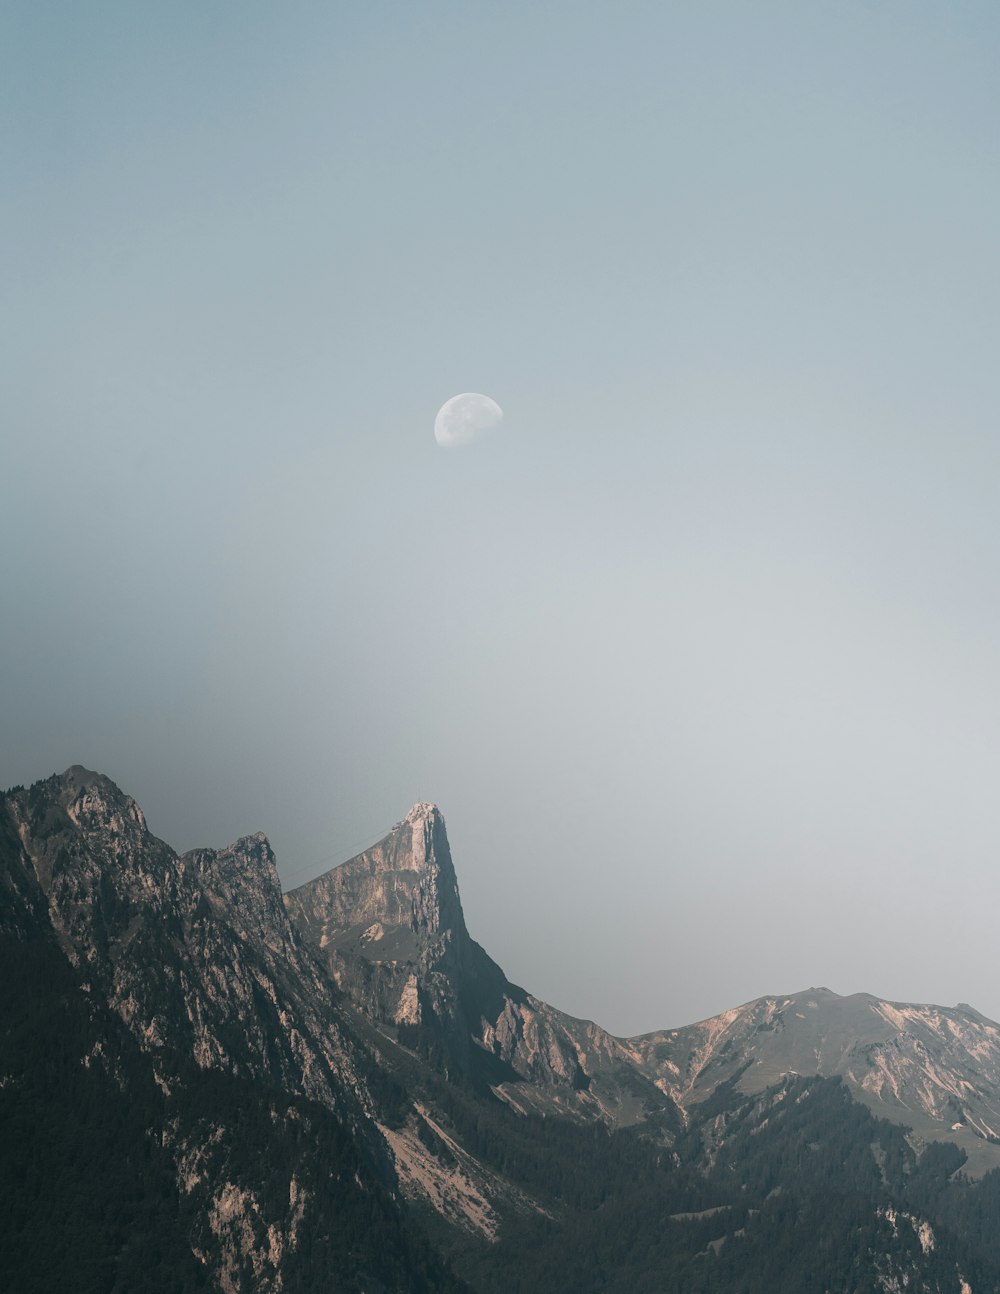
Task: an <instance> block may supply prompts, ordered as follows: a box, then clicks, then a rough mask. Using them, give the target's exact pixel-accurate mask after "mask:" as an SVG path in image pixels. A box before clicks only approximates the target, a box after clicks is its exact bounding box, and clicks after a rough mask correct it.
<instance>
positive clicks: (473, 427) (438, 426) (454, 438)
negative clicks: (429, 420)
mask: <svg viewBox="0 0 1000 1294" xmlns="http://www.w3.org/2000/svg"><path fill="white" fill-rule="evenodd" d="M501 422H503V410H502V409H501V408H500V406H499V405H498V404H497V402H496V400H491V399H490V397H489V396H488V395H478V394H477V393H476V392H475V391H465V392H463V394H462V395H453V396H452V397H451V399H450V400H447V401H445V403H444V404H443V405H442V406H441V408H440V409H438V413H437V417H436V418H435V419H434V439H435V440H436V441H437V443H438V444H439V445H440V446H441V447H442V448H443V449H457V448H458V447H459V446H460V445H469V444H471V443H472V441H474V440H478V439H479V437H480V436H482V435H485V434H486V432H488V431H492V430H493V428H494V427H499V425H500V423H501Z"/></svg>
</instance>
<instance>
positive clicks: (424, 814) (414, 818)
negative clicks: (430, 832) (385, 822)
mask: <svg viewBox="0 0 1000 1294" xmlns="http://www.w3.org/2000/svg"><path fill="white" fill-rule="evenodd" d="M440 817H441V810H440V809H439V808H438V807H437V805H436V804H431V803H429V802H427V801H423V800H420V801H418V802H417V803H416V804H415V805H414V806H413V808H412V809H411V810H410V812H409V813H408V814H407V815H406V817H405V818H404V819H403V821H404V822H427V821H430V820H431V819H433V818H440ZM442 821H443V818H442Z"/></svg>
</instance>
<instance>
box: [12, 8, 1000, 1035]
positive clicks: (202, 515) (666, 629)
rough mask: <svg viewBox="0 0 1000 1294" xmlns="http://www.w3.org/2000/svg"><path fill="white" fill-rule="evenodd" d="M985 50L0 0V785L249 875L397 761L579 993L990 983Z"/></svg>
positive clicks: (706, 15) (999, 674)
mask: <svg viewBox="0 0 1000 1294" xmlns="http://www.w3.org/2000/svg"><path fill="white" fill-rule="evenodd" d="M998 66H1000V10H998V9H997V7H996V6H995V5H994V4H993V3H982V4H972V3H962V2H959V3H953V4H948V5H942V4H939V3H935V4H930V3H914V2H913V0H907V2H903V0H900V2H899V3H877V2H875V0H872V2H870V3H860V2H857V3H854V2H851V0H847V2H843V3H836V4H834V3H830V2H827V3H803V2H802V0H795V2H794V3H786V4H779V3H762V4H755V5H746V4H742V3H735V2H732V3H714V4H713V3H710V2H709V3H698V4H684V5H671V4H664V3H656V4H652V3H651V4H627V3H626V4H616V5H613V6H612V5H607V6H596V5H586V6H584V5H576V4H572V5H571V4H554V3H553V4H537V3H532V4H508V5H502V6H501V5H495V6H487V5H484V4H471V3H468V2H466V3H462V4H426V5H411V4H405V5H404V4H389V5H378V4H371V5H369V4H365V5H346V4H322V5H320V4H316V5H307V4H290V5H282V6H277V5H266V4H253V3H251V4H241V5H235V4H221V3H220V4H214V5H211V6H205V5H202V4H193V3H192V4H185V3H177V4H171V5H167V6H159V7H158V6H152V5H135V4H132V3H122V4H111V3H102V2H98V3H94V4H89V5H78V4H69V3H66V4H56V3H51V4H45V5H39V4H37V3H26V2H25V3H20V2H18V3H10V2H7V3H0V86H2V89H0V96H2V104H3V112H2V121H0V132H2V134H0V174H2V175H3V181H2V186H0V195H2V208H0V221H2V226H0V235H2V238H0V246H2V249H3V250H2V253H0V254H2V256H3V275H2V291H3V297H4V308H3V310H2V312H0V330H2V336H0V378H2V389H3V404H2V417H3V424H4V425H3V428H2V460H0V540H2V544H3V553H4V563H3V568H2V569H3V603H4V607H5V612H4V630H3V635H2V637H0V680H2V688H0V784H4V785H7V784H11V783H14V782H27V781H30V780H33V779H34V778H36V777H40V776H44V775H46V774H48V773H49V772H52V771H55V770H58V769H62V768H64V767H66V766H67V765H68V764H70V763H73V762H82V763H85V764H88V765H90V766H92V767H97V768H100V769H102V770H103V771H106V772H107V773H109V774H110V775H111V776H113V777H115V778H116V780H118V781H119V782H120V783H121V784H122V785H123V786H124V787H125V789H127V790H128V791H130V792H131V793H132V794H134V795H135V796H136V798H137V799H139V801H140V803H141V804H142V805H143V807H144V808H145V810H146V812H147V816H148V817H149V819H150V822H151V825H152V826H153V828H154V830H156V831H157V833H158V834H160V835H162V836H163V837H164V838H166V839H167V840H169V841H170V842H171V843H172V844H173V845H175V846H176V847H178V848H188V847H190V846H192V845H195V844H213V845H221V844H223V843H226V842H227V841H229V840H230V839H232V838H233V837H234V836H236V835H238V834H241V833H243V832H246V831H252V830H257V829H263V830H265V831H267V832H268V834H269V835H270V836H271V838H272V840H273V843H274V845H275V848H276V850H277V852H278V857H279V865H280V868H281V870H282V874H283V876H284V877H285V879H286V883H289V884H292V883H298V882H300V881H302V880H305V879H307V878H308V877H309V876H310V875H313V874H315V873H317V872H319V871H321V870H324V869H325V867H326V866H328V865H331V864H332V863H333V862H336V861H340V860H341V859H343V858H344V857H346V856H348V854H350V853H351V852H352V851H353V849H354V848H355V847H356V846H360V845H362V844H366V843H368V842H369V841H371V840H372V839H374V838H375V837H377V836H378V835H380V834H382V833H383V831H384V830H385V829H387V828H388V827H389V826H390V825H391V824H392V823H393V822H394V821H396V820H398V819H399V818H401V817H402V816H403V815H404V814H405V812H406V810H407V808H408V807H409V805H410V804H411V803H412V802H413V801H414V800H418V799H433V800H435V801H436V802H438V803H439V804H440V805H441V807H442V809H443V811H444V813H445V816H446V818H447V820H448V824H449V830H450V834H451V837H452V843H453V848H454V852H455V856H456V863H457V866H458V870H459V881H460V885H461V889H462V894H463V898H464V902H465V907H466V914H467V917H468V921H469V925H470V928H471V930H472V933H473V935H474V936H475V937H476V938H477V939H479V941H480V942H481V943H483V944H484V945H485V947H486V948H487V949H488V950H489V951H490V952H491V953H492V954H493V955H494V956H495V957H496V958H497V959H498V960H499V961H500V963H501V964H502V965H503V966H504V968H505V970H506V971H507V972H508V974H509V975H510V976H511V977H512V978H513V979H515V980H517V981H519V982H521V983H523V984H525V985H526V986H527V987H528V988H530V989H531V990H532V991H533V992H535V993H537V994H538V995H540V996H542V997H545V998H547V999H548V1000H550V1001H552V1002H553V1003H554V1004H555V1005H557V1006H560V1007H563V1008H564V1009H567V1010H570V1011H573V1012H574V1013H577V1014H580V1015H587V1016H592V1017H594V1018H596V1019H598V1020H600V1021H601V1022H602V1023H604V1024H606V1025H607V1026H609V1027H611V1028H613V1029H615V1030H618V1031H621V1032H626V1031H638V1030H640V1029H652V1028H654V1027H657V1026H668V1025H673V1024H681V1023H684V1022H687V1021H689V1020H693V1019H695V1018H697V1017H699V1016H704V1015H707V1014H709V1013H712V1012H715V1011H718V1010H721V1009H723V1008H725V1007H727V1006H731V1005H734V1004H735V1003H737V1002H739V1001H742V1000H745V999H748V998H751V997H754V996H756V995H758V994H763V993H767V992H784V991H791V990H794V989H798V988H801V987H804V986H806V985H808V984H818V983H826V984H828V985H829V986H830V987H831V988H833V989H835V990H837V991H839V992H845V993H846V992H853V991H855V990H859V989H864V990H868V991H871V992H875V993H880V994H883V995H886V996H892V997H897V998H909V999H917V1000H937V1001H943V1002H953V1001H956V1000H958V999H959V998H961V999H965V1000H969V1001H972V1002H973V1003H974V1004H975V1005H977V1006H978V1007H979V1008H980V1009H981V1010H983V1011H985V1012H987V1013H988V1014H990V1015H992V1016H993V1017H994V1018H996V1017H1000V985H998V981H997V977H996V971H995V956H994V947H995V926H996V918H995V912H996V909H997V903H998V899H1000V867H998V865H997V864H998V861H1000V796H998V795H997V791H996V778H997V770H998V766H1000V759H998V753H1000V600H998V597H997V589H998V574H1000V508H998V506H997V498H998V488H997V487H998V479H1000V436H998V432H997V395H998V364H997V348H998V326H997V325H998V318H1000V304H998V303H1000V251H998V238H997V230H998V229H1000V165H998V155H997V154H998V143H997V141H998V140H1000V96H998V90H997V76H996V69H997V67H998ZM468 390H471V391H483V392H485V393H487V394H488V395H490V396H492V397H494V398H495V399H496V400H497V401H499V403H500V404H501V405H502V406H503V408H504V410H505V422H504V425H503V427H502V429H501V430H500V431H499V432H497V433H496V434H495V435H494V436H493V437H492V438H490V439H488V440H484V441H482V442H478V443H476V444H474V445H472V446H469V447H467V448H465V449H463V450H461V451H454V452H450V453H449V452H445V451H442V450H441V449H439V448H438V447H437V446H436V445H435V443H434V438H433V421H434V415H435V413H436V411H437V409H438V407H439V406H440V405H441V404H442V403H443V402H444V400H446V399H447V398H448V397H449V396H451V395H453V394H455V393H456V392H458V391H468Z"/></svg>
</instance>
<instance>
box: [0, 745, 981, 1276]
mask: <svg viewBox="0 0 1000 1294" xmlns="http://www.w3.org/2000/svg"><path fill="white" fill-rule="evenodd" d="M0 986H2V987H0V1139H2V1144H3V1145H4V1146H5V1147H6V1150H5V1153H4V1155H3V1156H0V1218H3V1219H5V1222H4V1223H3V1226H4V1227H5V1228H6V1230H5V1233H4V1241H5V1243H4V1244H3V1245H0V1255H2V1256H0V1286H2V1287H3V1288H5V1289H11V1290H16V1291H22V1290H23V1291H31V1290H36V1289H37V1290H39V1291H41V1290H46V1291H47V1290H51V1289H57V1288H66V1289H69V1288H72V1289H74V1290H81V1291H86V1290H91V1289H93V1290H122V1291H125V1290H128V1291H130V1292H131V1291H142V1290H147V1289H148V1290H158V1291H159V1290H175V1289H176V1290H178V1291H187V1290H197V1289H218V1290H222V1291H226V1294H235V1292H236V1291H244V1290H246V1291H250V1290H254V1291H257V1290H260V1291H270V1290H288V1291H295V1290H302V1291H321V1290H322V1291H325V1290H328V1289H329V1290H333V1289H336V1290H340V1289H343V1290H370V1291H378V1290H407V1291H409V1290H413V1291H417V1290H449V1289H460V1288H471V1289H476V1290H482V1291H488V1290H498V1291H499V1290H503V1291H505V1292H506V1291H514V1290H525V1291H528V1290H532V1291H534V1290H538V1289H546V1290H565V1291H567V1294H568V1292H569V1291H574V1292H576V1291H588V1290H593V1291H597V1290H622V1291H624V1290H629V1291H632V1290H644V1289H649V1290H653V1289H655V1290H657V1291H671V1290H676V1291H678V1292H679V1291H684V1292H685V1294H697V1291H699V1290H705V1291H706V1292H707V1291H709V1290H715V1291H719V1290H723V1291H726V1290H733V1291H735V1290H737V1289H739V1290H741V1291H745V1292H746V1294H756V1291H757V1290H760V1291H761V1292H762V1294H763V1291H765V1290H766V1291H767V1292H768V1294H775V1292H778V1294H781V1292H782V1291H796V1294H800V1292H801V1291H803V1290H812V1289H829V1290H831V1291H839V1290H843V1291H845V1292H846V1291H855V1290H857V1291H862V1290H863V1291H868V1290H874V1291H895V1290H901V1289H904V1288H908V1289H921V1290H928V1291H954V1294H965V1292H968V1294H971V1292H972V1291H974V1292H975V1294H982V1291H984V1290H1000V1256H998V1254H997V1253H996V1251H995V1247H994V1245H993V1242H992V1236H993V1234H994V1231H995V1224H996V1222H997V1221H1000V1172H997V1171H991V1170H993V1169H994V1166H995V1165H997V1164H1000V1158H998V1152H1000V1138H998V1135H997V1132H996V1131H995V1129H998V1128H1000V1063H998V1062H1000V1026H997V1025H995V1024H993V1023H992V1022H990V1021H988V1020H986V1019H985V1018H984V1017H982V1016H980V1015H979V1014H978V1013H977V1012H975V1011H974V1010H973V1009H972V1008H969V1007H964V1006H962V1007H957V1008H954V1009H944V1008H938V1007H929V1006H913V1005H905V1004H894V1003H887V1002H883V1001H881V1000H879V999H876V998H873V997H868V996H866V995H856V996H854V997H846V998H844V997H838V996H837V995H836V994H834V993H831V992H830V991H829V990H827V989H811V990H808V991H806V992H803V993H795V994H791V995H788V996H786V997H769V998H763V999H759V1000H758V1001H755V1002H751V1003H748V1004H747V1005H745V1006H742V1007H739V1008H735V1009H734V1010H732V1011H728V1012H725V1013H723V1015H721V1016H718V1017H716V1018H715V1019H713V1020H709V1021H704V1022H701V1023H699V1024H695V1025H691V1026H687V1027H685V1028H683V1029H674V1030H668V1031H662V1032H658V1033H654V1034H649V1035H644V1036H642V1037H638V1038H616V1037H614V1036H612V1035H611V1034H609V1033H608V1032H607V1031H605V1030H603V1029H602V1028H600V1026H599V1025H596V1024H594V1023H592V1022H588V1021H582V1020H577V1019H574V1018H573V1017H570V1016H567V1015H565V1014H563V1013H562V1012H559V1011H558V1010H556V1009H555V1008H553V1007H551V1006H549V1005H547V1004H546V1003H544V1002H542V1001H540V1000H538V999H537V998H535V997H533V996H532V995H531V994H530V993H528V992H526V991H525V990H524V989H522V988H520V987H518V986H517V985H515V984H513V983H511V982H510V981H509V980H508V979H507V977H506V976H505V975H504V973H503V971H502V970H501V969H500V967H499V966H497V965H496V963H495V962H493V961H492V959H491V958H490V957H489V956H488V955H487V953H486V952H485V951H484V950H483V949H482V948H481V947H480V946H479V945H478V944H477V943H476V942H475V941H474V940H473V939H472V938H471V936H470V935H469V932H468V930H467V928H466V923H465V918H464V914H463V911H462V905H461V901H460V897H459V890H458V882H457V878H456V873H455V868H454V865H453V862H452V858H451V852H450V849H449V844H448V839H447V833H446V830H445V825H444V820H443V818H442V816H441V814H440V813H439V811H438V810H437V809H436V808H435V807H434V806H433V805H428V804H418V805H415V806H414V807H413V809H411V811H410V812H409V814H407V816H406V818H405V819H404V820H403V821H402V822H400V823H399V824H397V826H396V827H394V828H393V829H392V831H390V832H389V834H388V835H387V836H386V837H385V839H384V840H382V841H380V842H379V843H378V844H377V845H375V846H373V847H372V848H371V849H368V850H365V851H364V852H363V853H362V854H359V855H358V856H357V857H356V858H353V859H351V860H350V861H348V862H347V863H344V864H343V865H342V866H340V867H337V868H334V869H333V870H332V871H330V872H328V873H327V874H326V875H325V876H321V877H319V878H317V879H316V880H313V881H311V882H309V883H308V884H306V885H303V886H300V887H298V888H297V889H295V890H294V891H292V892H290V893H289V894H286V895H285V896H282V895H281V891H280V886H279V883H278V874H277V870H276V866H275V860H274V857H273V854H272V851H271V849H270V846H269V844H268V842H267V840H266V838H265V837H263V836H261V835H255V836H248V837H245V838H243V839H241V840H239V841H237V842H236V843H235V844H233V845H231V846H229V847H228V848H226V849H200V850H194V851H192V852H190V853H188V854H184V855H180V856H178V855H177V854H176V853H175V852H174V851H173V850H171V849H170V848H169V846H167V845H166V844H164V843H163V842H162V841H160V840H157V839H156V838H155V837H154V836H152V834H151V833H150V832H149V830H148V828H147V825H146V823H145V820H144V818H143V815H142V812H141V810H140V809H139V807H138V805H136V804H135V802H134V801H133V800H132V799H130V797H128V796H127V795H125V794H124V793H123V792H121V791H120V790H119V789H118V788H117V787H116V786H115V785H114V784H113V783H112V782H111V781H110V780H109V779H107V778H106V777H103V776H101V775H99V774H95V773H91V772H88V771H87V770H85V769H82V768H80V767H73V768H71V769H69V770H68V771H67V772H66V773H65V774H62V775H60V776H57V777H53V778H49V779H48V780H47V781H44V782H40V783H37V784H36V785H35V786H33V787H30V788H28V789H24V788H15V789H14V790H12V791H10V792H8V793H7V794H6V795H5V796H3V797H2V798H0Z"/></svg>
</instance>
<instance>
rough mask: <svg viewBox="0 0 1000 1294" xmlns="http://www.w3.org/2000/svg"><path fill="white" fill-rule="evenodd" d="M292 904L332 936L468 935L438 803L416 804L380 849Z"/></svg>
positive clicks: (289, 899) (293, 893) (305, 890)
mask: <svg viewBox="0 0 1000 1294" xmlns="http://www.w3.org/2000/svg"><path fill="white" fill-rule="evenodd" d="M285 903H286V906H287V907H288V908H289V909H290V911H292V912H293V914H295V915H296V916H297V918H298V919H299V920H301V921H303V922H304V923H305V924H306V925H307V926H310V925H313V924H315V925H317V926H319V927H322V928H323V930H324V932H325V933H326V935H327V936H328V935H329V933H330V932H331V931H332V930H334V929H346V928H348V927H355V926H357V927H363V928H367V927H368V926H370V925H372V923H376V922H377V923H380V924H382V925H383V926H385V925H389V926H395V927H401V928H404V929H406V930H409V931H412V932H413V933H415V934H422V935H432V936H436V935H438V934H439V933H442V932H445V931H448V930H452V931H456V932H458V931H460V932H461V933H462V934H463V935H464V934H465V918H464V916H463V914H462V904H461V900H460V899H459V897H458V881H457V879H456V877H455V868H454V865H453V864H452V861H451V850H450V848H449V846H448V835H447V830H446V828H445V822H444V818H443V817H442V816H441V812H440V810H439V809H438V808H437V806H436V805H434V804H427V803H419V804H415V805H414V806H413V807H412V808H411V809H410V811H409V813H407V815H406V817H405V818H404V819H403V820H402V821H401V822H398V823H397V824H396V825H395V826H394V827H393V828H392V830H391V831H390V832H389V834H388V835H387V836H385V837H384V838H383V839H382V840H380V841H379V842H378V843H377V844H374V845H372V846H371V847H370V848H369V849H365V850H363V851H362V853H360V854H358V855H357V856H356V857H354V858H351V859H348V861H347V862H346V863H341V864H340V866H339V867H335V868H333V869H332V871H329V872H327V873H326V874H325V875H323V876H319V877H317V878H316V879H315V880H313V881H308V882H307V883H306V884H305V885H300V886H299V887H298V888H297V889H294V890H290V891H289V892H288V893H287V894H286V895H285Z"/></svg>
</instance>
